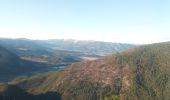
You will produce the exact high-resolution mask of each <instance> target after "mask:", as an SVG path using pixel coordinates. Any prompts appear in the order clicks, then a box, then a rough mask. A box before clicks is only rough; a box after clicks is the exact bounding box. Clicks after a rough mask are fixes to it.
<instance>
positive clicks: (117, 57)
mask: <svg viewBox="0 0 170 100" xmlns="http://www.w3.org/2000/svg"><path fill="white" fill-rule="evenodd" d="M169 49H170V42H164V43H156V44H150V45H141V46H137V47H134V48H130V49H128V50H125V51H123V52H120V53H116V54H112V55H107V56H104V57H99V58H97V59H95V57H93V56H89V57H87V56H85V59H84V60H80V61H78V62H74V63H69V64H68V65H65V64H66V63H60V64H59V65H58V66H57V65H56V63H55V64H52V63H51V65H48V64H47V66H49V67H50V68H51V69H49V70H48V71H46V72H40V73H38V74H37V73H36V74H34V75H33V76H25V77H18V78H15V79H14V80H12V81H9V82H8V83H3V84H1V85H0V90H1V93H0V98H3V99H2V100H9V99H8V98H9V97H12V98H15V99H17V100H22V99H21V98H27V97H28V98H32V99H31V100H34V99H35V98H38V97H36V96H40V95H41V96H40V97H43V95H46V94H49V95H50V96H48V95H47V97H46V98H41V100H49V99H50V100H169V99H170V95H169V93H170V91H169V90H170V88H169V87H170V84H169V82H170V79H169V77H170V74H169V72H170V67H169V65H170V64H169V61H170V55H169V54H170V51H169ZM43 63H44V62H43ZM43 63H42V64H43ZM61 66H62V67H61ZM64 66H67V67H64ZM58 67H59V68H58ZM60 67H61V68H60ZM21 90H22V92H21V94H23V95H22V96H21V95H20V94H16V93H15V91H21ZM9 91H11V92H9ZM10 93H11V94H10ZM3 95H7V96H5V97H4V96H3ZM30 95H32V96H30ZM53 97H54V98H53Z"/></svg>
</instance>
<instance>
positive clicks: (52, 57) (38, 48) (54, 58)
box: [0, 38, 84, 64]
mask: <svg viewBox="0 0 170 100" xmlns="http://www.w3.org/2000/svg"><path fill="white" fill-rule="evenodd" d="M0 45H2V46H4V47H5V48H7V49H8V50H9V51H11V52H13V53H15V54H16V55H18V56H19V57H20V58H22V59H25V60H29V61H34V62H40V63H48V64H61V63H72V62H77V61H80V59H81V56H84V54H83V53H81V52H74V51H66V50H56V49H55V50H54V49H52V48H51V47H50V46H48V45H49V44H48V43H45V42H43V41H36V40H29V39H6V38H1V39H0Z"/></svg>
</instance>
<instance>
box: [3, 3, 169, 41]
mask: <svg viewBox="0 0 170 100" xmlns="http://www.w3.org/2000/svg"><path fill="white" fill-rule="evenodd" d="M169 5H170V1H168V0H164V1H155V0H149V1H148V0H142V1H136V0H128V1H127V0H120V1H118V0H105V1H103V0H86V1H79V0H72V1H70V0H63V1H56V0H48V1H47V0H29V1H22V0H5V1H0V12H1V13H0V37H5V38H28V39H39V40H44V39H75V40H94V41H104V42H117V43H133V44H150V43H157V42H165V41H169V40H170V34H169V33H170V29H169V27H170V19H169V18H170V13H169V10H170V6H169Z"/></svg>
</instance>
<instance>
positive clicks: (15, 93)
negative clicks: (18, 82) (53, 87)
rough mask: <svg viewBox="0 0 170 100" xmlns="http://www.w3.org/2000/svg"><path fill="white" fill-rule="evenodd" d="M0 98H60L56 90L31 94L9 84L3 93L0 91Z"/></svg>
mask: <svg viewBox="0 0 170 100" xmlns="http://www.w3.org/2000/svg"><path fill="white" fill-rule="evenodd" d="M0 100H61V96H60V94H59V93H57V92H47V93H45V94H39V95H33V94H29V93H27V92H25V91H24V90H23V89H21V88H19V87H17V86H9V88H8V89H6V90H5V91H4V92H3V93H0Z"/></svg>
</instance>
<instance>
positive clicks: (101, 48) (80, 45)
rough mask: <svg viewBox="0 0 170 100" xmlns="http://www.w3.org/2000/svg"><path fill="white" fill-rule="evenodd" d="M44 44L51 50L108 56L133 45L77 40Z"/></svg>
mask: <svg viewBox="0 0 170 100" xmlns="http://www.w3.org/2000/svg"><path fill="white" fill-rule="evenodd" d="M44 42H45V43H47V44H49V46H51V47H52V48H53V49H57V50H67V51H79V52H85V53H89V54H97V55H102V56H103V55H108V54H113V53H114V54H115V53H118V52H122V51H125V50H127V49H128V48H132V47H134V46H135V45H133V44H126V43H111V42H101V41H78V40H64V39H54V40H46V41H44Z"/></svg>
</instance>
